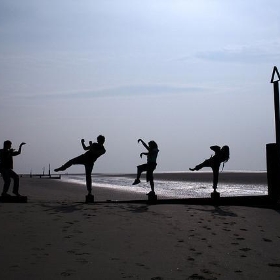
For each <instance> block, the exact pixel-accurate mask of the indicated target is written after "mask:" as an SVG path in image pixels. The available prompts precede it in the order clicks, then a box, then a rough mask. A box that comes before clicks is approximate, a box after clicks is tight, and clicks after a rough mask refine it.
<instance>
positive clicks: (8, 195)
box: [2, 193, 11, 197]
mask: <svg viewBox="0 0 280 280" xmlns="http://www.w3.org/2000/svg"><path fill="white" fill-rule="evenodd" d="M2 196H5V197H10V196H11V195H10V194H8V193H2Z"/></svg>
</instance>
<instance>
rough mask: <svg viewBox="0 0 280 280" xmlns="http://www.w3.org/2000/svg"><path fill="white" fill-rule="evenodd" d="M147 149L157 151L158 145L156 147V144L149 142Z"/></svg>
mask: <svg viewBox="0 0 280 280" xmlns="http://www.w3.org/2000/svg"><path fill="white" fill-rule="evenodd" d="M148 144H149V147H150V148H151V149H157V148H158V145H157V143H156V142H155V141H153V140H152V141H150V142H149V143H148Z"/></svg>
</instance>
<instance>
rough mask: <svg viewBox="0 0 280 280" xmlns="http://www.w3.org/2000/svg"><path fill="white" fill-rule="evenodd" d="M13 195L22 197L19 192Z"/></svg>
mask: <svg viewBox="0 0 280 280" xmlns="http://www.w3.org/2000/svg"><path fill="white" fill-rule="evenodd" d="M13 194H14V195H15V196H22V195H20V194H19V193H18V192H13Z"/></svg>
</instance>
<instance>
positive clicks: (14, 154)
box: [12, 142, 26, 156]
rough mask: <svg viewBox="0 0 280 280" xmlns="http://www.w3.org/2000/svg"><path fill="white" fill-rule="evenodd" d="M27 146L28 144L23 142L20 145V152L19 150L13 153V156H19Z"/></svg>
mask: <svg viewBox="0 0 280 280" xmlns="http://www.w3.org/2000/svg"><path fill="white" fill-rule="evenodd" d="M25 144H26V143H24V142H22V143H21V144H20V145H19V148H18V150H17V151H13V153H12V155H13V156H17V155H19V154H20V153H21V148H22V146H23V145H25Z"/></svg>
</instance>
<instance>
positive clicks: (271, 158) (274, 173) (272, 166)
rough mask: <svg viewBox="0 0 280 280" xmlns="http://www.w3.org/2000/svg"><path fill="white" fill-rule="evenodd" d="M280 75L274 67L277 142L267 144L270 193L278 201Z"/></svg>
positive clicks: (279, 189) (279, 188)
mask: <svg viewBox="0 0 280 280" xmlns="http://www.w3.org/2000/svg"><path fill="white" fill-rule="evenodd" d="M279 81H280V75H279V72H278V69H277V67H276V66H274V68H273V72H272V77H271V81H270V82H271V83H273V91H274V117H275V136H276V143H271V144H267V145H266V162H267V184H268V195H269V196H270V197H271V198H272V199H274V200H275V201H278V199H279V197H280V112H279Z"/></svg>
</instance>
